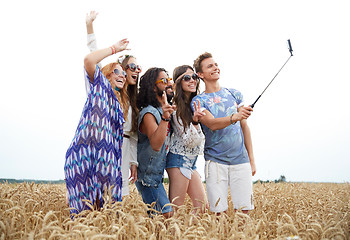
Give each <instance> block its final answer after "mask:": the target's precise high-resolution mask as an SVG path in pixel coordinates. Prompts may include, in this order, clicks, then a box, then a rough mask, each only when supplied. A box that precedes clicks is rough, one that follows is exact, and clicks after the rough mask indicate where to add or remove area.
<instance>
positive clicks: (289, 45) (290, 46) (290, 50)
mask: <svg viewBox="0 0 350 240" xmlns="http://www.w3.org/2000/svg"><path fill="white" fill-rule="evenodd" d="M287 42H288V48H289V52H290V56H289V58H288V59H287V61H286V62H285V63H284V64H283V66H282V67H281V69H280V70H279V71H278V72H277V73H276V75H275V76H274V77H273V78H272V80H271V82H270V83H269V85H267V87H266V88H265V89H264V91H263V92H262V93H261V94H260V95H259V97H258V98H257V99H256V100H255V102H254V103H253V104H252V105H250V106H251V108H253V107H254V105H255V104H256V102H257V101H258V100H259V99H260V97H261V96H262V95H263V94H264V92H265V91H266V89H267V88H268V87H269V86H270V84H271V83H272V82H273V80H275V78H276V77H277V75H278V74H279V73H280V71H281V70H282V69H283V67H284V66H285V65H286V64H287V62H288V61H289V59H290V58H291V57H292V56H293V49H292V44H291V43H290V39H288V41H287Z"/></svg>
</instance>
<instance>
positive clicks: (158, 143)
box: [140, 91, 174, 152]
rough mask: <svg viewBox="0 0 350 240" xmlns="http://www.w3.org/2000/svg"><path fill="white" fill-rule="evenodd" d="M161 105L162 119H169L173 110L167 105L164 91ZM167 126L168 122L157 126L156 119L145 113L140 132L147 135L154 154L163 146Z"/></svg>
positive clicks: (162, 122) (161, 122)
mask: <svg viewBox="0 0 350 240" xmlns="http://www.w3.org/2000/svg"><path fill="white" fill-rule="evenodd" d="M161 104H162V109H163V116H162V117H163V118H164V119H170V116H171V114H172V112H173V111H174V108H173V107H172V106H171V105H170V104H169V103H168V101H167V99H166V94H165V91H164V92H163V96H162V102H161ZM168 124H169V122H167V121H164V120H161V121H160V123H159V125H158V124H157V121H156V118H155V117H154V116H153V115H152V114H150V113H146V114H145V116H144V117H143V119H142V122H141V125H140V131H141V132H142V133H144V134H146V135H147V137H148V139H149V142H150V144H151V147H152V149H153V150H154V151H156V152H159V151H160V149H161V148H162V146H163V143H164V141H165V138H166V135H167V133H168Z"/></svg>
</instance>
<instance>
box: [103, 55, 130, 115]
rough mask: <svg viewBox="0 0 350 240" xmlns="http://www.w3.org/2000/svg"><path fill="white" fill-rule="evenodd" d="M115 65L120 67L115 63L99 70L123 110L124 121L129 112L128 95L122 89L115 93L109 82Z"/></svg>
mask: <svg viewBox="0 0 350 240" xmlns="http://www.w3.org/2000/svg"><path fill="white" fill-rule="evenodd" d="M117 65H120V64H118V63H116V62H112V63H108V64H107V65H106V66H104V67H103V68H102V69H101V72H102V74H103V75H105V77H106V78H107V79H108V81H109V83H110V84H111V86H112V89H113V92H114V94H115V96H116V97H117V99H118V102H119V104H120V106H121V107H122V109H123V116H124V119H125V120H126V118H127V116H128V110H129V107H128V102H129V97H128V94H127V93H126V88H125V87H123V88H122V89H120V91H117V90H115V89H114V87H115V85H114V83H113V82H112V81H111V80H110V78H111V74H112V72H113V70H114V69H115V67H116V66H117Z"/></svg>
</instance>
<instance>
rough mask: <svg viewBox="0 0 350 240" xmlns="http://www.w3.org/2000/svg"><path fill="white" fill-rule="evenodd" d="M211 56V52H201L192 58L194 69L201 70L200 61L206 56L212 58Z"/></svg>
mask: <svg viewBox="0 0 350 240" xmlns="http://www.w3.org/2000/svg"><path fill="white" fill-rule="evenodd" d="M212 57H213V56H212V55H211V53H208V52H205V53H202V54H201V55H199V56H198V57H197V58H196V60H194V63H193V67H194V69H196V72H197V73H198V72H202V66H201V63H202V62H203V60H205V59H207V58H212Z"/></svg>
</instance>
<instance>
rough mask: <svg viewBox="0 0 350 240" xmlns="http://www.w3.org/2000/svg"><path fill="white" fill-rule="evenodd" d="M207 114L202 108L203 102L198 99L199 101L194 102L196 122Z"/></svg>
mask: <svg viewBox="0 0 350 240" xmlns="http://www.w3.org/2000/svg"><path fill="white" fill-rule="evenodd" d="M203 116H205V113H204V112H203V111H202V110H201V103H200V101H199V100H198V99H197V103H196V102H194V112H193V117H192V119H193V121H194V122H200V120H201V118H202V117H203Z"/></svg>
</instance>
